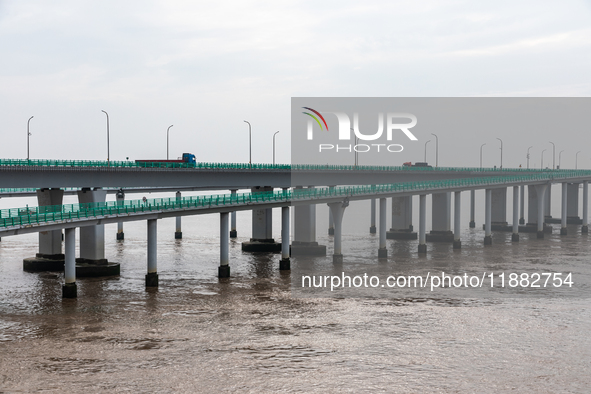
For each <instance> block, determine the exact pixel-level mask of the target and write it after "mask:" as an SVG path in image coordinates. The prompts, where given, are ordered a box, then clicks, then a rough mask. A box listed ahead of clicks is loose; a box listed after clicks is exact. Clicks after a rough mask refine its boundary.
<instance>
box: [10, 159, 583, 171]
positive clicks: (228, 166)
mask: <svg viewBox="0 0 591 394" xmlns="http://www.w3.org/2000/svg"><path fill="white" fill-rule="evenodd" d="M0 166H40V167H113V168H196V169H207V170H292V171H311V170H314V171H320V170H331V171H333V170H338V171H446V172H503V173H506V172H530V173H531V172H540V173H541V172H552V173H556V172H564V171H572V170H551V169H533V168H478V167H408V166H374V165H362V166H354V165H332V164H326V165H324V164H264V163H253V164H249V163H208V162H199V163H167V162H135V161H98V160H41V159H36V160H25V159H0ZM588 172H589V173H591V171H588Z"/></svg>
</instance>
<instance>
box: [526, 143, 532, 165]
mask: <svg viewBox="0 0 591 394" xmlns="http://www.w3.org/2000/svg"><path fill="white" fill-rule="evenodd" d="M531 148H533V145H532V146H530V147H529V148H527V156H526V157H527V168H528V169H529V150H530V149H531Z"/></svg>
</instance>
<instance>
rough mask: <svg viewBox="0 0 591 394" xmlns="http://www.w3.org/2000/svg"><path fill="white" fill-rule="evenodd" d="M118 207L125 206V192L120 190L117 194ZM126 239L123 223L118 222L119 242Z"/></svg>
mask: <svg viewBox="0 0 591 394" xmlns="http://www.w3.org/2000/svg"><path fill="white" fill-rule="evenodd" d="M116 199H117V205H123V204H125V193H124V192H123V190H121V189H120V190H119V191H118V192H117V196H116ZM124 239H125V233H124V232H123V222H118V223H117V240H118V241H123V240H124Z"/></svg>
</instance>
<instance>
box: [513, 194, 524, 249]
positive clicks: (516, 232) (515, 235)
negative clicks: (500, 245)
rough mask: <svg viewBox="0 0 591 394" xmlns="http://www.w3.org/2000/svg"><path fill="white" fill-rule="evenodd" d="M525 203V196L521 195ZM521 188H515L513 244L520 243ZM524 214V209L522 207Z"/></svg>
mask: <svg viewBox="0 0 591 394" xmlns="http://www.w3.org/2000/svg"><path fill="white" fill-rule="evenodd" d="M521 188H522V189H521V191H523V186H521ZM521 197H522V199H521V201H522V202H523V195H521ZM518 204H519V186H513V233H512V234H511V242H519V223H520V221H521V219H519V205H518ZM521 212H522V213H523V207H521Z"/></svg>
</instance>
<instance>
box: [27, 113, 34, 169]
mask: <svg viewBox="0 0 591 394" xmlns="http://www.w3.org/2000/svg"><path fill="white" fill-rule="evenodd" d="M33 118H34V116H31V117H30V118H29V120H27V160H29V137H30V136H31V133H30V132H29V124H30V123H31V119H33Z"/></svg>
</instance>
